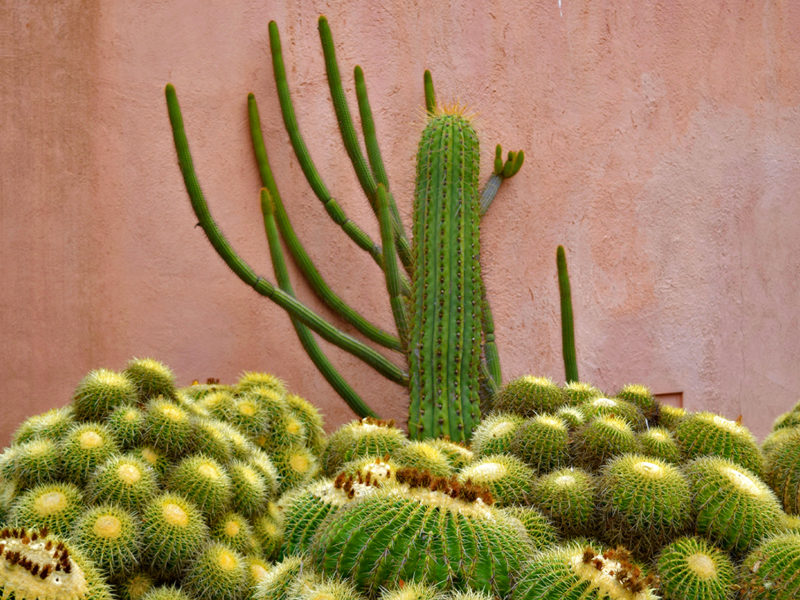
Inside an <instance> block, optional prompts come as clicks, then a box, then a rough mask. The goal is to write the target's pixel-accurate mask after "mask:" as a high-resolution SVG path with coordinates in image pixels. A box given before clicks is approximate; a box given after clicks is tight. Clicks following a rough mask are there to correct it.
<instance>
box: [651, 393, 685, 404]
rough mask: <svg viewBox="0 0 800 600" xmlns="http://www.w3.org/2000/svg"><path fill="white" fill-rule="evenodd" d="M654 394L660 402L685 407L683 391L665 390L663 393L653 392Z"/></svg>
mask: <svg viewBox="0 0 800 600" xmlns="http://www.w3.org/2000/svg"><path fill="white" fill-rule="evenodd" d="M653 396H655V397H656V400H658V401H659V402H662V403H664V404H671V405H672V406H677V407H679V408H683V392H665V393H663V394H653Z"/></svg>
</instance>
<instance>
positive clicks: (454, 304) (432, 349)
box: [408, 114, 482, 440]
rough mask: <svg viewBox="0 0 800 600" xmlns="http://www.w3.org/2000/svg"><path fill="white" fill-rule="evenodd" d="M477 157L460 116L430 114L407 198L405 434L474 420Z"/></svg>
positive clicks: (456, 432)
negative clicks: (410, 270)
mask: <svg viewBox="0 0 800 600" xmlns="http://www.w3.org/2000/svg"><path fill="white" fill-rule="evenodd" d="M479 163H480V153H479V148H478V138H477V135H476V133H475V130H474V129H473V128H472V125H471V124H470V122H469V121H468V120H467V119H466V118H464V117H463V116H462V115H459V114H436V115H434V116H432V117H430V119H429V121H428V125H427V127H426V128H425V131H424V132H423V133H422V139H421V141H420V144H419V152H418V153H417V189H416V194H415V199H414V247H413V258H414V265H415V271H416V273H417V276H416V277H414V280H413V283H412V302H413V309H412V310H410V311H409V312H410V314H411V316H412V318H411V328H410V334H409V336H410V337H409V342H408V346H409V349H410V354H409V357H410V360H409V370H410V392H411V407H410V413H409V422H408V423H409V431H410V432H411V435H412V437H441V436H443V435H447V436H449V437H450V439H453V440H466V439H469V438H470V437H471V435H472V430H473V428H474V427H475V426H476V425H477V423H478V421H479V419H480V411H479V403H480V399H479V398H478V395H477V393H478V373H479V366H480V356H481V334H480V327H481V308H482V306H481V302H480V294H481V274H480V263H479V262H478V256H479V254H480V243H479V237H478V231H479V222H480V205H479V202H478V201H479V190H478V169H479ZM423 398H424V402H423Z"/></svg>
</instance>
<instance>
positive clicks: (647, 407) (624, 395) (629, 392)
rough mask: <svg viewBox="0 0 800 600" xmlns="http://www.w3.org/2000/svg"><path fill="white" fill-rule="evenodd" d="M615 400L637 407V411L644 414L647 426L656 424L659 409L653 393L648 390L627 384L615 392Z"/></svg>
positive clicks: (641, 386)
mask: <svg viewBox="0 0 800 600" xmlns="http://www.w3.org/2000/svg"><path fill="white" fill-rule="evenodd" d="M616 398H619V399H621V400H625V401H627V402H630V403H631V404H634V405H636V406H637V407H639V410H641V411H642V413H644V416H645V418H646V419H647V423H648V425H655V424H657V423H658V419H659V413H660V407H659V404H658V402H657V401H656V399H655V397H654V396H653V392H651V391H650V388H648V387H647V386H644V385H639V384H636V383H629V384H627V385H624V386H623V387H622V389H621V390H620V391H618V392H617V395H616Z"/></svg>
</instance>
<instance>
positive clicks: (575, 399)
mask: <svg viewBox="0 0 800 600" xmlns="http://www.w3.org/2000/svg"><path fill="white" fill-rule="evenodd" d="M562 390H563V391H564V396H565V398H564V400H565V402H567V404H571V405H573V406H577V405H578V404H583V403H584V402H587V401H589V400H594V399H595V398H599V397H600V396H602V395H603V392H601V391H600V390H599V389H597V388H596V387H594V386H593V385H592V384H591V383H586V382H584V381H568V382H567V383H566V384H564V387H563V388H562Z"/></svg>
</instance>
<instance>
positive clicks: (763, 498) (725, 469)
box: [684, 456, 783, 554]
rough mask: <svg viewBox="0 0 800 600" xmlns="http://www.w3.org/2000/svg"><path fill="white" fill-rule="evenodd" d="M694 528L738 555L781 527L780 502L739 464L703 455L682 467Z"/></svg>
mask: <svg viewBox="0 0 800 600" xmlns="http://www.w3.org/2000/svg"><path fill="white" fill-rule="evenodd" d="M684 472H685V473H686V476H687V477H688V478H689V484H690V488H691V491H692V508H693V509H694V511H695V512H696V514H697V520H696V528H697V531H698V533H701V534H703V535H705V536H706V537H708V538H709V539H711V540H712V541H714V542H715V543H716V544H717V545H718V546H719V547H720V548H722V549H724V550H728V551H729V552H732V553H734V554H742V553H744V552H747V551H749V550H750V549H752V548H753V547H755V546H756V545H757V544H758V543H759V542H760V541H761V540H762V539H763V538H764V537H766V536H768V535H771V534H773V533H777V532H778V531H779V530H780V529H781V527H782V520H781V515H782V514H783V511H782V510H781V507H780V503H779V502H778V499H777V498H776V497H775V494H774V493H773V492H772V490H771V489H770V488H769V487H768V486H767V484H765V483H764V482H763V481H761V479H760V478H759V477H758V475H756V474H755V473H753V472H752V471H749V470H747V469H745V468H743V467H741V466H740V465H738V464H736V463H734V462H731V461H729V460H726V459H724V458H716V457H713V456H707V457H702V458H697V459H695V460H693V461H691V462H690V463H688V464H687V465H686V466H685V467H684Z"/></svg>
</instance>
